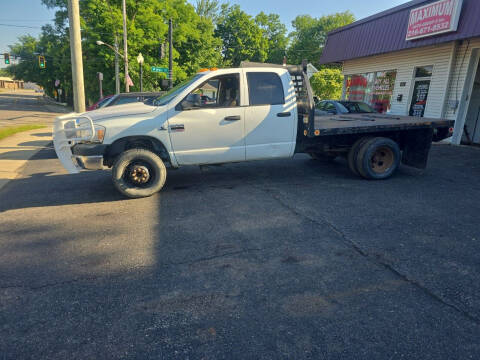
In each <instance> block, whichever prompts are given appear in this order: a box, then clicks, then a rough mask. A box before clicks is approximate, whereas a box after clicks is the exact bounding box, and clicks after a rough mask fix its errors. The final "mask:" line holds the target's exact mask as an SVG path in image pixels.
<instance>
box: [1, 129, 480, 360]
mask: <svg viewBox="0 0 480 360" xmlns="http://www.w3.org/2000/svg"><path fill="white" fill-rule="evenodd" d="M46 136H48V134H47V135H46ZM109 176H110V173H109V172H108V171H105V172H84V173H81V174H79V175H67V174H66V173H65V171H64V170H63V169H62V168H61V165H60V163H59V162H58V160H57V159H56V158H55V153H54V151H53V150H51V149H45V150H42V151H40V152H39V153H38V154H37V155H36V156H35V157H34V158H33V159H31V160H30V161H29V162H28V164H27V165H26V166H25V167H24V168H23V170H22V173H21V177H20V178H18V179H16V180H13V181H12V182H10V183H9V184H7V185H6V186H5V187H4V188H3V189H2V190H1V191H0V359H2V360H6V359H30V358H31V359H53V358H55V359H87V358H89V359H92V358H97V359H100V358H101V359H109V358H111V359H147V358H151V359H478V358H480V281H479V279H480V228H479V225H480V186H479V181H480V150H478V149H475V148H465V147H461V148H460V147H451V146H447V145H437V146H434V148H433V150H432V155H431V161H430V165H429V168H428V169H427V170H425V171H419V170H414V169H410V168H407V167H402V168H401V169H400V171H399V173H398V174H397V176H395V177H394V178H392V179H390V180H388V181H381V182H369V181H364V180H361V179H359V178H356V177H355V176H353V175H351V174H350V173H349V171H348V169H347V168H346V165H345V162H344V161H342V160H339V161H336V162H334V163H332V164H328V163H323V162H317V161H313V160H310V159H309V158H308V157H306V156H297V157H295V158H294V159H292V160H273V161H264V162H254V163H244V164H232V165H224V166H209V167H203V168H198V167H192V168H184V169H180V170H176V171H170V172H169V174H168V178H167V184H166V187H165V188H164V190H163V191H162V192H161V193H160V194H157V195H155V196H153V197H151V198H147V199H139V200H126V199H124V198H122V197H121V196H120V195H119V194H118V193H116V191H115V190H114V188H113V187H112V185H111V182H110V178H109Z"/></svg>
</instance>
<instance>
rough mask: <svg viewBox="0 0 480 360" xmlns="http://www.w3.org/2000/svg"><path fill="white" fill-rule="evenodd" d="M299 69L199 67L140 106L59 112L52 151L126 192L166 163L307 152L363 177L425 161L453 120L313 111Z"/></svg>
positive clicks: (157, 184) (151, 189) (151, 179)
mask: <svg viewBox="0 0 480 360" xmlns="http://www.w3.org/2000/svg"><path fill="white" fill-rule="evenodd" d="M305 70H306V67H305V66H304V65H302V66H288V67H284V66H275V65H269V64H257V63H244V64H242V66H241V67H240V68H235V69H222V70H218V69H211V70H207V71H201V72H199V73H198V74H196V75H195V76H193V77H192V78H190V79H189V80H188V81H186V82H184V83H182V84H179V85H177V86H176V87H175V88H173V89H172V90H171V91H169V92H168V93H167V94H165V95H163V96H161V97H159V98H158V99H156V100H155V101H153V103H151V104H150V105H147V104H143V103H138V104H128V105H121V106H117V107H110V108H105V109H99V110H95V111H91V112H87V113H83V114H68V115H65V116H60V117H58V118H57V119H56V121H55V124H54V145H55V151H56V153H57V156H58V158H59V159H60V161H61V163H62V164H63V166H64V167H65V168H66V169H67V170H68V171H69V172H70V173H77V172H79V171H80V170H81V169H88V170H99V169H104V168H112V179H113V183H114V185H115V187H116V188H117V189H118V190H119V191H120V192H121V193H123V194H124V195H126V196H128V197H131V198H138V197H145V196H150V195H152V194H154V193H156V192H158V191H159V190H160V189H162V187H163V186H164V184H165V180H166V177H167V167H166V165H167V166H169V167H171V168H178V167H181V166H184V165H204V164H220V163H230V162H241V161H251V160H264V159H273V158H288V157H292V156H293V155H294V154H295V153H307V154H310V155H311V156H312V157H313V158H315V159H318V158H321V157H323V158H335V157H337V156H342V155H343V156H345V157H346V158H347V159H348V164H349V167H350V169H351V170H352V171H353V172H354V173H355V174H357V175H360V176H362V177H364V178H366V179H385V178H388V177H390V176H391V175H392V174H393V173H394V172H395V170H396V169H397V167H398V166H399V164H400V163H401V162H403V163H404V164H406V165H409V166H414V167H419V168H424V167H426V164H427V159H428V153H429V150H430V146H431V143H432V141H438V140H442V139H444V138H447V137H449V136H450V135H451V132H452V126H453V122H452V121H448V120H433V119H424V118H413V117H407V116H400V117H399V116H388V115H382V114H363V115H362V114H357V115H353V114H352V115H350V114H349V115H336V116H334V115H327V116H315V108H314V101H313V94H312V90H311V88H310V84H309V82H308V78H307V76H306V71H305Z"/></svg>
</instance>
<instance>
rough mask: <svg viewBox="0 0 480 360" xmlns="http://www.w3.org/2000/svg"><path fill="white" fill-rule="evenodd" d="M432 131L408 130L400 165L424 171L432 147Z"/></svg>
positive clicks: (429, 129)
mask: <svg viewBox="0 0 480 360" xmlns="http://www.w3.org/2000/svg"><path fill="white" fill-rule="evenodd" d="M432 139H433V129H432V128H428V129H418V130H410V131H408V133H407V134H406V139H405V140H406V141H405V147H404V149H403V156H402V163H403V164H405V165H408V166H412V167H415V168H418V169H425V168H426V167H427V163H428V154H429V153H430V149H431V147H432Z"/></svg>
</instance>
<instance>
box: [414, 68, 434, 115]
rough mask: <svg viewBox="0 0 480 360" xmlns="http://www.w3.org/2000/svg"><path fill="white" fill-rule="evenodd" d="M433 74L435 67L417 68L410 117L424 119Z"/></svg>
mask: <svg viewBox="0 0 480 360" xmlns="http://www.w3.org/2000/svg"><path fill="white" fill-rule="evenodd" d="M432 73H433V66H422V67H417V68H415V80H414V85H413V94H412V101H411V103H410V111H409V115H410V116H416V117H423V116H424V115H425V109H426V107H427V100H428V91H429V90H430V78H431V77H432Z"/></svg>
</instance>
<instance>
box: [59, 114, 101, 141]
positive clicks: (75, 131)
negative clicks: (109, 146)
mask: <svg viewBox="0 0 480 360" xmlns="http://www.w3.org/2000/svg"><path fill="white" fill-rule="evenodd" d="M93 131H94V133H93V134H92V124H91V122H90V120H89V119H86V118H78V119H76V120H74V121H72V122H69V123H67V124H65V133H66V136H67V139H76V141H77V142H98V143H102V142H103V139H104V138H105V127H103V126H100V125H94V126H93Z"/></svg>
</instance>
